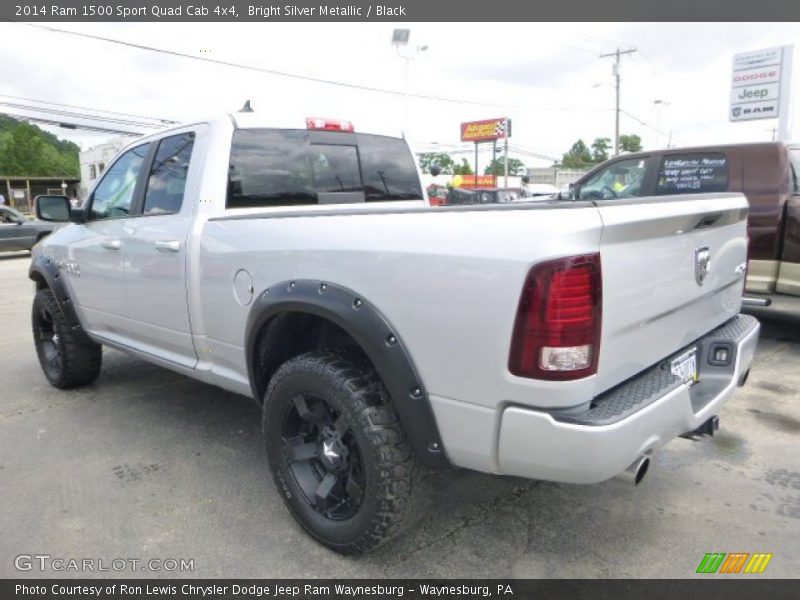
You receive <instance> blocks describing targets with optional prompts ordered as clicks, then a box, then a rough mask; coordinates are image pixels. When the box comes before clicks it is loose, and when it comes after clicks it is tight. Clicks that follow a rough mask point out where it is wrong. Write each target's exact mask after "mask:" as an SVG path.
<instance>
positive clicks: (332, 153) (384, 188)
mask: <svg viewBox="0 0 800 600" xmlns="http://www.w3.org/2000/svg"><path fill="white" fill-rule="evenodd" d="M320 141H321V140H320V139H319V133H317V134H315V139H314V143H311V141H310V140H309V136H308V132H307V131H305V130H294V129H291V130H287V129H240V130H237V131H236V132H235V133H234V136H233V143H232V146H231V158H230V165H229V171H228V203H227V206H228V208H244V207H254V206H293V205H303V204H317V203H319V202H321V201H322V200H321V196H322V197H323V198H324V202H326V203H336V202H338V201H339V200H337V198H338V197H339V196H337V194H339V195H340V196H341V202H353V201H367V202H372V201H386V200H414V199H421V198H422V189H421V186H420V182H419V178H418V176H417V170H416V166H415V164H414V159H413V157H412V155H411V152H410V151H409V150H408V146H407V145H406V143H405V141H404V140H401V139H397V138H390V137H384V136H376V135H366V134H353V136H352V137H350V138H348V139H347V141H346V142H345V143H343V142H342V138H341V137H334V136H331V143H324V142H323V143H319V142H320Z"/></svg>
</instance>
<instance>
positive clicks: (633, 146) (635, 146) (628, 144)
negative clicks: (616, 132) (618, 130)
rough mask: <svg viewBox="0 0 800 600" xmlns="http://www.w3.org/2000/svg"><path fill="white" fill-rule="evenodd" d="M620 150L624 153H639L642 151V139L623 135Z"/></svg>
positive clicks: (620, 139)
mask: <svg viewBox="0 0 800 600" xmlns="http://www.w3.org/2000/svg"><path fill="white" fill-rule="evenodd" d="M619 149H620V150H621V151H624V152H639V150H641V149H642V138H640V137H639V136H638V135H621V136H619Z"/></svg>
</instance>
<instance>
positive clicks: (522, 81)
mask: <svg viewBox="0 0 800 600" xmlns="http://www.w3.org/2000/svg"><path fill="white" fill-rule="evenodd" d="M52 27H55V28H58V29H62V30H68V31H72V32H78V33H82V34H90V35H94V36H102V37H105V38H112V39H115V40H120V41H124V42H128V43H133V44H139V45H145V46H152V47H156V48H159V49H162V50H167V51H172V52H178V53H183V54H187V55H191V56H193V57H196V58H197V59H201V58H207V59H212V60H217V61H225V62H232V63H239V64H244V65H249V66H253V67H258V68H261V69H267V70H275V71H281V72H284V73H291V74H294V75H300V76H304V77H310V78H315V79H325V80H330V81H336V82H344V83H348V84H355V85H360V86H367V87H373V88H380V89H385V90H390V91H392V92H394V93H378V92H370V91H365V90H359V89H353V88H350V87H344V86H336V85H326V84H322V83H319V82H311V81H303V80H299V79H296V78H290V77H285V76H279V75H274V74H268V73H263V72H258V71H253V70H246V69H241V68H234V67H230V66H223V65H218V64H211V63H209V62H206V61H203V60H196V59H192V58H184V57H179V56H174V55H169V54H165V53H163V52H153V51H149V50H144V49H140V48H132V47H127V46H122V45H119V44H114V43H109V42H105V41H100V40H96V39H88V38H84V37H78V36H74V35H68V34H64V33H58V32H54V31H46V30H43V29H40V28H35V27H32V26H30V25H26V24H23V23H2V24H0V56H3V57H4V59H3V61H2V69H1V70H0V72H1V73H2V77H0V112H7V113H16V114H34V113H30V112H26V111H23V110H21V109H19V108H11V107H9V106H8V103H16V104H27V105H30V104H33V102H31V101H30V100H25V101H22V100H19V99H18V98H28V99H34V100H39V101H47V102H55V103H61V104H69V105H75V106H80V107H88V108H93V109H100V110H105V111H116V112H118V113H130V114H133V115H142V116H147V117H150V118H165V119H171V120H175V121H189V120H194V119H198V118H203V117H204V116H208V115H210V114H214V113H219V112H226V111H235V110H237V109H238V108H240V107H241V106H242V104H243V102H244V101H245V100H248V99H249V100H250V101H251V103H252V106H253V108H254V109H255V110H256V111H259V112H261V111H264V112H265V113H268V114H270V115H274V116H275V119H276V123H281V124H285V123H286V122H287V120H288V121H289V122H292V123H294V122H295V121H296V123H297V127H303V126H304V119H305V117H308V116H323V117H331V118H341V119H348V120H351V121H352V122H353V123H354V125H355V127H356V130H358V131H366V132H375V133H386V134H395V135H399V134H400V133H401V131H405V132H406V137H407V138H408V139H409V140H410V142H411V143H412V145H413V147H414V148H415V149H418V150H434V149H437V148H441V149H443V150H450V151H457V152H459V151H460V152H461V154H456V156H457V157H461V156H463V157H469V158H470V160H472V158H471V157H472V150H471V149H470V148H471V145H470V144H461V143H460V141H459V124H460V123H461V122H463V121H469V120H478V119H485V118H494V117H509V118H511V119H512V121H513V133H512V138H511V140H510V145H511V147H512V148H514V149H517V150H519V151H520V152H522V153H523V154H516V155H517V156H518V157H519V158H521V159H523V161H524V162H525V164H526V165H527V166H546V165H548V164H550V162H552V161H551V160H549V159H548V157H552V158H557V157H560V156H561V155H562V154H563V153H564V152H566V151H567V150H568V149H569V147H570V146H571V145H572V144H573V142H575V140H577V139H578V138H582V139H583V140H584V141H586V142H587V144H591V142H592V140H594V139H595V138H597V137H608V138H612V137H613V134H614V87H613V82H614V79H613V76H612V62H613V60H612V59H610V58H600V57H599V55H600V54H605V53H609V52H613V51H614V50H615V49H616V48H618V47H619V48H621V49H623V50H624V49H628V48H631V47H635V48H636V49H637V51H636V52H635V53H633V54H631V55H626V56H624V57H623V58H622V62H621V70H620V74H621V108H622V110H623V111H625V112H624V113H623V114H622V116H621V126H620V132H621V133H623V134H637V135H639V136H641V138H642V142H643V145H644V147H645V148H654V147H665V146H666V145H667V142H668V141H669V142H670V144H671V145H672V146H688V145H700V144H707V143H727V142H747V141H760V140H769V139H771V138H772V134H773V132H772V128H773V127H774V126H776V125H777V122H776V120H762V121H752V122H746V123H729V122H728V120H727V118H728V101H729V95H730V75H731V73H730V72H731V60H732V56H733V55H734V54H735V53H737V52H744V51H748V50H757V49H760V48H768V47H774V46H781V45H785V44H791V43H793V42H794V41H795V40H800V24H797V23H773V24H770V23H738V24H733V23H563V24H558V23H505V24H504V23H474V24H470V23H409V24H396V23H395V24H392V23H341V24H330V23H274V22H264V23H234V24H226V23H200V24H190V23H62V24H53V25H52ZM396 27H405V28H409V29H410V30H411V37H410V42H409V45H408V46H407V47H406V48H404V49H403V50H402V52H403V54H405V55H406V56H408V57H410V58H409V60H408V61H406V60H404V59H403V58H400V57H399V56H398V52H397V49H396V48H395V47H394V46H392V45H391V36H392V30H393V29H394V28H396ZM422 46H426V47H427V48H426V49H425V50H421V47H422ZM406 63H407V65H408V83H407V86H408V87H407V89H408V91H409V92H410V94H412V96H410V97H409V98H408V116H407V124H406V125H404V123H405V122H406V121H405V118H404V102H405V100H404V95H403V91H404V90H405V89H406V78H405V74H404V71H405V65H406ZM795 63H796V64H797V65H798V66H797V68H796V71H797V70H800V62H798V61H797V60H795ZM798 93H800V91H798ZM413 94H423V95H427V96H436V97H439V98H443V99H440V100H431V99H422V98H415V97H413ZM12 97H16V98H12ZM656 101H660V103H656ZM3 103H6V104H3ZM794 104H795V105H796V104H797V102H795V103H794ZM40 106H47V105H43V104H41V105H40ZM50 108H53V106H50ZM62 108H63V107H62ZM63 110H75V109H67V108H63ZM76 112H85V111H81V110H76ZM795 113H798V114H800V111H795ZM116 116H119V115H116ZM120 118H122V117H120ZM794 125H795V127H794V130H795V131H796V132H797V133H798V134H800V122H795V123H794ZM47 128H48V130H50V131H52V132H53V133H55V134H56V135H58V136H59V137H62V138H66V139H71V140H73V141H75V142H77V143H79V144H80V145H81V146H82V147H83V148H88V147H91V146H93V145H95V144H98V143H102V142H105V141H107V140H108V139H109V138H112V137H115V134H111V133H96V132H95V133H89V132H85V131H72V130H68V129H63V128H59V127H57V126H54V127H47ZM147 131H151V130H147ZM486 148H487V150H488V146H486ZM536 154H538V155H540V156H541V157H543V158H535V157H534V156H532V155H536ZM512 155H515V153H514V152H512ZM484 164H485V163H484Z"/></svg>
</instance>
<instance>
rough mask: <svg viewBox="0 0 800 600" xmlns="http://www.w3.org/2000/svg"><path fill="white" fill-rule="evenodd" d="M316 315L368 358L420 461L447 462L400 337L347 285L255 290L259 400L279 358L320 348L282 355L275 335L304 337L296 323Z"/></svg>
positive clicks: (252, 356) (253, 372)
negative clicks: (336, 329)
mask: <svg viewBox="0 0 800 600" xmlns="http://www.w3.org/2000/svg"><path fill="white" fill-rule="evenodd" d="M320 320H322V321H324V322H327V323H328V324H330V325H332V326H335V328H338V329H339V330H341V332H342V333H343V334H345V335H346V336H347V337H349V338H350V340H352V342H354V344H355V345H356V346H357V347H358V349H359V350H360V351H361V352H363V354H364V355H365V356H366V357H367V359H369V361H370V362H371V363H372V365H373V366H374V368H375V370H376V371H377V373H378V375H379V377H380V378H381V381H382V382H383V384H384V386H385V387H386V390H387V391H388V393H389V396H390V398H391V401H392V404H393V405H394V407H395V410H396V411H397V413H398V416H399V417H400V422H401V424H402V425H403V428H404V430H405V433H406V435H407V436H408V439H409V442H410V443H411V446H412V447H413V448H414V450H415V451H416V453H417V455H418V456H419V458H420V460H421V461H422V462H423V463H424V464H426V465H427V466H430V467H442V466H446V465H448V464H449V463H448V460H447V458H446V455H445V452H444V448H443V446H442V441H441V438H440V436H439V430H438V427H437V426H436V420H435V418H434V415H433V410H432V409H431V406H430V402H429V400H428V395H427V392H426V390H425V387H424V385H423V382H422V381H421V378H420V377H419V375H418V373H417V370H416V368H415V367H414V363H413V361H412V359H411V356H410V354H409V352H408V350H407V348H406V347H405V345H404V343H403V340H402V338H401V336H400V335H399V334H398V332H397V331H396V330H395V329H394V328H393V327H392V326H391V324H390V323H389V321H388V320H387V319H386V318H385V317H384V316H383V315H382V314H381V313H380V311H379V310H378V309H377V308H376V307H375V305H373V304H371V303H370V302H369V301H368V300H367V299H365V298H364V297H363V296H362V295H360V294H358V293H357V292H355V291H353V290H350V289H348V288H346V287H343V286H340V285H336V284H333V283H330V282H324V281H319V280H308V279H305V280H300V279H298V280H293V281H283V282H280V283H277V284H275V285H273V286H271V287H269V288H268V289H266V290H264V291H263V292H262V293H261V294H259V296H258V297H257V299H256V300H255V302H254V303H253V306H252V308H251V310H250V313H249V315H248V318H247V325H246V329H245V351H246V357H247V372H248V376H249V380H250V385H251V389H252V392H253V397H254V398H256V399H257V400H258V401H259V402H260V401H261V400H262V399H263V396H264V393H265V392H266V389H267V385H268V384H269V379H270V377H271V376H272V374H274V371H276V370H277V368H278V367H279V366H280V364H277V363H278V362H280V363H281V364H282V363H283V362H285V360H288V359H290V358H293V355H294V354H296V353H297V352H299V353H302V352H305V351H308V350H312V349H319V348H315V347H305V346H303V345H302V344H303V343H302V342H300V346H299V347H298V350H296V351H295V352H292V353H291V354H292V356H289V355H281V346H282V345H281V343H280V341H279V340H281V339H285V337H284V336H286V335H293V336H299V337H300V339H302V337H303V335H304V334H307V333H309V332H306V331H298V330H297V328H298V324H300V327H302V323H304V322H316V323H318V324H319V323H320ZM292 339H293V340H294V339H296V338H295V337H292ZM271 349H274V350H276V351H277V352H275V354H277V356H278V357H279V359H278V360H274V359H270V357H269V352H270V350H271ZM265 361H266V362H265ZM265 367H266V372H264V370H265Z"/></svg>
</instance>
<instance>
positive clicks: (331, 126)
mask: <svg viewBox="0 0 800 600" xmlns="http://www.w3.org/2000/svg"><path fill="white" fill-rule="evenodd" d="M306 129H314V130H316V131H343V132H345V133H355V131H356V130H355V128H354V127H353V124H352V123H351V122H350V121H338V120H336V119H321V118H319V117H309V118H307V119H306Z"/></svg>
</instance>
